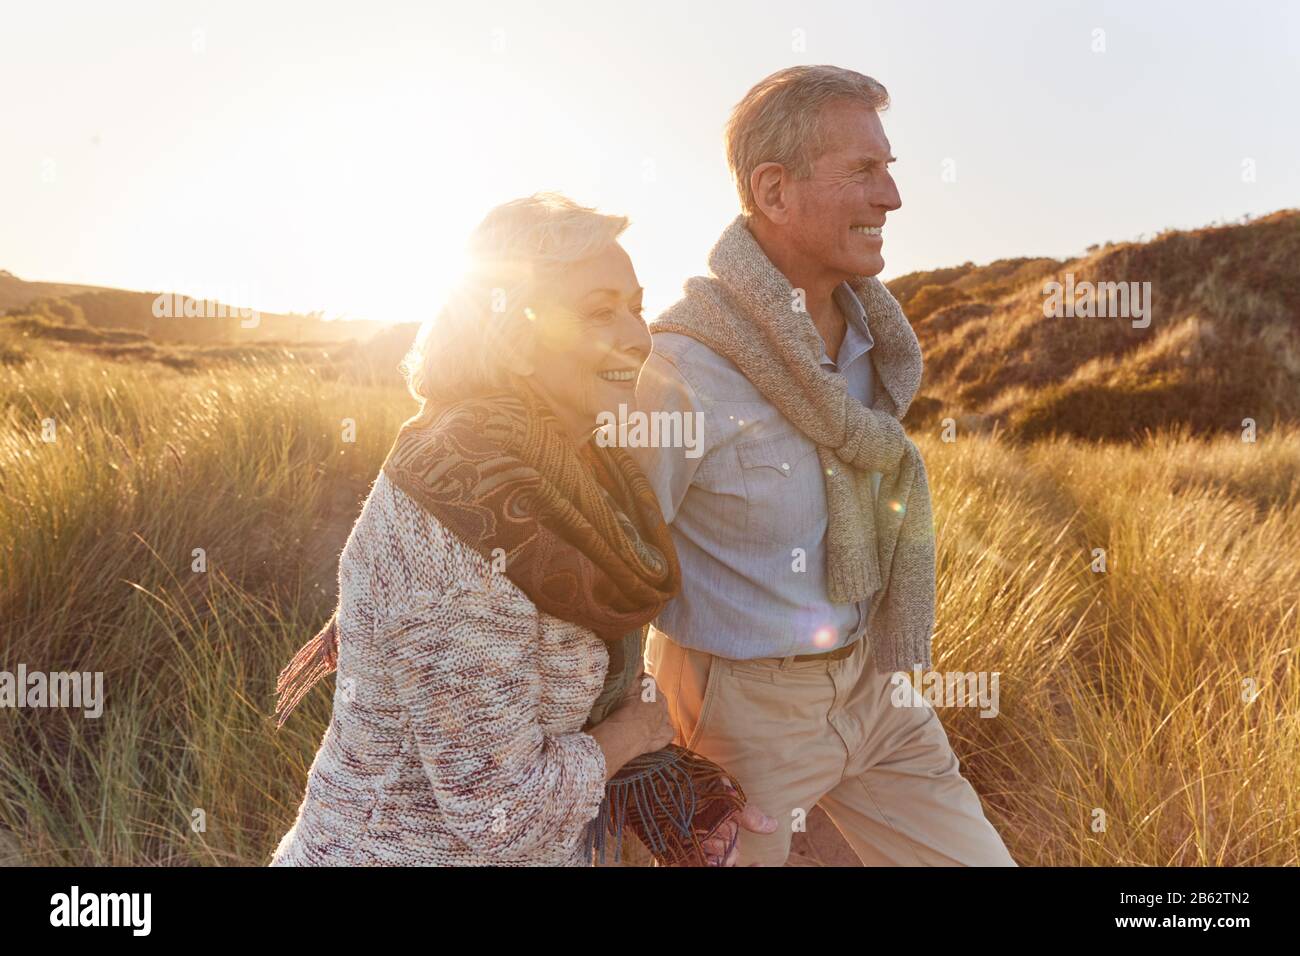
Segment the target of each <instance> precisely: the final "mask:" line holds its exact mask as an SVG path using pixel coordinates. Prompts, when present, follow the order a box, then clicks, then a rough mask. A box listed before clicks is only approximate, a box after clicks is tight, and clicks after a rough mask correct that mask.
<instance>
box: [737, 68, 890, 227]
mask: <svg viewBox="0 0 1300 956" xmlns="http://www.w3.org/2000/svg"><path fill="white" fill-rule="evenodd" d="M846 99H847V100H858V101H860V102H863V103H865V104H867V105H868V106H870V107H871V108H872V109H874V110H883V109H886V108H887V107H888V106H889V92H888V91H887V90H886V89H885V88H884V86H882V85H881V84H880V83H879V82H877V81H876V80H873V79H872V78H871V77H869V76H864V75H863V74H861V73H856V72H854V71H853V70H846V69H844V68H842V67H838V66H792V67H789V68H787V69H784V70H778V71H777V72H775V73H773V74H772V75H771V76H769V77H767V78H765V79H763V80H760V81H759V82H758V83H757V84H756V85H755V86H754V88H753V89H751V90H750V91H749V92H748V93H746V94H745V98H744V99H742V100H741V101H740V102H739V103H737V104H736V108H735V109H734V110H732V111H731V119H730V120H728V121H727V132H726V144H727V164H728V165H729V166H730V167H731V175H732V177H733V178H734V179H735V180H736V189H737V191H738V192H739V193H740V205H741V207H742V208H743V209H744V211H745V215H747V216H752V215H753V214H754V213H756V212H758V206H757V205H756V204H755V202H754V191H753V189H752V188H751V186H750V183H749V177H750V174H751V173H753V171H754V170H755V169H756V168H757V167H758V166H760V165H761V164H763V163H780V164H781V165H782V166H784V167H786V168H787V169H788V170H790V172H791V174H792V175H793V176H794V177H795V178H796V179H805V178H807V177H808V176H809V175H811V173H812V165H813V163H814V162H815V161H816V159H817V157H819V156H820V155H821V154H822V152H823V151H824V149H825V144H826V130H825V129H823V128H822V122H821V114H822V109H823V108H824V107H825V106H826V105H828V104H830V103H833V102H835V101H837V100H846Z"/></svg>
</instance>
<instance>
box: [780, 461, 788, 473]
mask: <svg viewBox="0 0 1300 956" xmlns="http://www.w3.org/2000/svg"><path fill="white" fill-rule="evenodd" d="M781 467H782V468H784V469H785V470H786V471H789V470H790V463H789V462H788V461H783V462H781Z"/></svg>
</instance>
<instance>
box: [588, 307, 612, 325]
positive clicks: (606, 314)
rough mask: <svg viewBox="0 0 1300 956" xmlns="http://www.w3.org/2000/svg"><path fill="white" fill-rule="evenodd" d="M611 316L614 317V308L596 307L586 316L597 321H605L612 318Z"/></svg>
mask: <svg viewBox="0 0 1300 956" xmlns="http://www.w3.org/2000/svg"><path fill="white" fill-rule="evenodd" d="M613 317H614V310H613V309H598V310H597V311H595V312H592V313H591V314H590V315H589V316H588V318H590V319H596V320H598V321H600V322H606V321H608V320H610V319H612V318H613Z"/></svg>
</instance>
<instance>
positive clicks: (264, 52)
mask: <svg viewBox="0 0 1300 956" xmlns="http://www.w3.org/2000/svg"><path fill="white" fill-rule="evenodd" d="M0 3H2V4H3V11H2V13H0V23H3V36H4V42H3V46H4V55H3V57H0V91H3V102H4V117H3V130H4V134H3V140H2V141H0V143H2V148H0V217H2V218H0V269H8V270H9V271H11V272H13V273H14V274H16V275H18V276H20V277H22V278H27V279H43V280H54V281H66V282H85V283H92V284H99V285H110V286H117V287H121V288H132V289H145V290H156V289H163V288H166V289H176V290H178V291H182V292H187V293H190V294H195V295H215V296H220V297H222V298H224V299H226V300H227V301H231V300H238V301H240V302H241V304H242V302H244V301H247V300H251V301H252V304H253V305H255V306H257V307H258V308H261V309H263V310H267V311H284V310H291V309H292V310H298V311H309V310H315V309H321V310H324V311H325V312H326V314H327V315H330V316H338V315H346V316H348V317H353V318H374V319H381V320H385V321H416V320H423V319H425V318H427V317H428V315H429V314H430V313H431V311H432V310H433V309H434V308H435V306H436V304H437V301H438V299H439V297H440V295H441V292H442V290H444V289H445V288H446V286H447V284H448V282H449V280H450V278H451V277H452V276H453V275H454V270H455V269H456V268H458V264H457V259H458V254H459V250H460V249H461V247H462V245H463V243H464V240H465V237H466V235H467V233H468V232H469V230H470V229H471V228H472V227H473V226H474V224H475V223H477V222H478V220H479V219H480V218H482V216H483V214H484V213H485V212H486V211H487V210H488V209H489V208H490V207H491V206H493V205H495V204H496V203H498V202H501V201H504V200H506V199H510V198H513V197H515V196H519V195H525V194H528V193H531V192H534V191H536V190H539V189H559V190H561V191H564V192H567V193H569V194H570V195H572V196H573V197H574V198H575V199H578V200H579V201H582V202H585V203H588V204H595V205H598V206H600V207H601V208H602V209H605V210H607V211H610V212H620V213H623V214H626V215H629V216H631V217H632V220H633V226H632V228H631V229H630V230H629V231H628V233H627V234H626V238H625V244H626V246H627V248H628V250H629V252H630V253H631V254H632V259H633V262H634V264H635V265H636V267H637V270H638V273H639V275H640V278H641V282H642V284H643V285H645V286H646V289H647V306H648V308H649V310H650V311H651V312H654V311H657V310H658V309H659V308H662V307H663V306H665V305H667V304H669V303H670V302H671V301H673V299H674V298H675V297H676V295H677V293H678V292H679V290H680V287H681V282H682V280H683V279H685V278H686V277H687V276H689V275H691V274H694V273H697V272H700V271H702V270H703V268H704V263H705V256H706V254H707V252H708V250H709V248H710V246H711V245H712V243H713V241H714V240H715V239H716V237H717V235H718V233H719V232H720V231H721V229H722V228H723V226H725V225H726V223H727V222H728V221H729V220H730V219H731V218H732V216H734V215H735V214H736V212H737V211H738V204H737V199H736V196H735V193H734V190H733V188H732V185H731V182H730V180H729V178H728V175H727V170H726V165H725V161H724V159H723V153H722V140H721V133H722V126H723V123H724V122H725V120H726V117H727V114H728V112H729V111H730V109H731V107H732V106H733V105H734V104H735V102H736V101H737V100H738V99H739V98H740V97H741V96H742V95H743V94H744V93H745V91H746V90H747V89H748V88H749V87H750V86H751V85H752V84H753V83H754V82H755V81H757V80H759V79H760V78H762V77H763V76H765V75H766V74H768V73H770V72H772V71H774V70H777V69H779V68H781V67H784V66H788V65H791V64H796V63H834V64H838V65H840V66H846V67H851V68H854V69H857V70H859V71H861V72H864V73H868V74H870V75H872V76H874V77H876V78H877V79H879V80H880V81H881V82H883V83H884V84H885V85H886V86H887V87H888V88H889V90H890V93H891V95H892V98H893V106H892V107H891V109H890V110H889V111H888V112H887V113H886V114H885V115H884V121H885V129H886V132H887V133H888V135H889V136H890V139H891V141H892V144H893V147H894V153H895V155H896V156H897V157H898V158H899V161H898V163H897V164H896V165H895V167H894V171H895V174H896V178H897V180H898V183H899V188H900V192H901V195H902V199H903V207H902V209H900V210H899V211H898V212H897V213H894V214H892V215H891V216H890V219H889V225H888V227H887V229H886V233H885V248H884V253H885V258H886V260H887V265H886V271H885V273H884V277H885V278H889V277H891V276H896V275H900V274H902V273H904V272H909V271H912V270H915V269H924V268H932V267H937V266H944V265H954V264H958V263H961V262H964V261H966V260H973V261H975V262H987V261H989V260H992V259H996V258H1000V257H1004V256H1016V255H1055V256H1064V255H1073V254H1077V253H1079V252H1081V251H1082V250H1083V249H1084V247H1085V246H1087V245H1088V244H1090V243H1093V242H1098V241H1104V240H1107V239H1115V240H1119V239H1132V238H1137V237H1138V236H1139V235H1140V234H1146V235H1148V236H1149V235H1151V234H1153V233H1155V232H1157V231H1159V230H1161V229H1162V228H1166V227H1180V228H1181V227H1194V226H1199V225H1204V224H1207V223H1209V222H1211V221H1214V220H1218V219H1235V218H1237V217H1239V216H1241V215H1242V214H1244V213H1255V214H1258V213H1264V212H1269V211H1272V210H1275V209H1278V208H1283V207H1292V206H1296V205H1300V123H1297V122H1296V116H1297V113H1296V102H1297V99H1300V4H1296V3H1279V2H1271V3H1269V2H1261V3H1251V2H1234V3H1231V4H1229V3H1217V4H1210V3H1181V2H1168V3H1154V2H1144V3H1141V4H1136V3H1119V2H1116V3H1105V2H1063V0H1055V2H1053V0H1046V2H1044V0H1038V2H997V3H970V2H967V0H950V2H929V3H918V2H874V3H873V2H862V0H820V2H817V0H800V2H797V3H794V2H788V0H786V2H779V3H778V2H770V0H761V2H754V0H728V2H716V0H715V2H701V0H655V2H653V3H646V2H639V0H638V2H628V0H593V2H581V3H579V2H569V3H559V2H547V3H537V2H534V0H520V2H505V0H477V2H472V3H464V2H460V3H455V4H444V3H436V4H435V3H415V2H411V3H405V4H403V3H396V2H387V0H365V2H348V3H331V2H321V0H312V2H293V3H289V2H276V0H251V2H250V0H238V2H234V0H159V2H151V3H145V2H130V0H124V2H120V3H103V2H101V0H85V2H79V3H70V2H57V0H43V2H40V3H19V2H18V0H0ZM1098 30H1100V31H1104V34H1098V33H1096V32H1095V31H1098ZM1100 44H1104V52H1096V51H1094V47H1096V46H1098V45H1100ZM1244 173H1245V175H1243V174H1244ZM1252 174H1253V181H1248V180H1249V179H1250V178H1251V175H1252Z"/></svg>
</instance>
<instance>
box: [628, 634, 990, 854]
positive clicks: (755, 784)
mask: <svg viewBox="0 0 1300 956" xmlns="http://www.w3.org/2000/svg"><path fill="white" fill-rule="evenodd" d="M868 657H869V652H868V650H867V649H866V641H865V640H860V641H858V647H857V649H856V650H855V651H854V652H853V653H852V654H851V655H850V656H848V657H846V658H844V659H843V660H839V661H825V660H822V661H799V662H796V661H794V660H793V659H792V658H763V659H759V660H748V661H736V660H730V659H728V658H723V657H716V656H714V655H712V654H708V653H706V652H703V651H695V650H689V649H687V648H684V647H681V646H680V645H678V644H676V643H674V642H673V641H672V640H671V639H669V638H668V637H667V636H665V635H664V634H663V633H662V632H661V631H659V630H657V629H656V628H653V627H652V628H651V629H650V635H649V640H648V642H647V645H646V670H647V671H648V672H649V673H650V674H651V675H652V676H653V677H654V678H655V683H656V684H657V685H658V688H659V692H660V693H662V694H664V695H665V696H666V698H667V701H668V707H669V710H670V712H671V714H672V718H673V724H674V725H675V726H676V727H677V731H678V737H677V740H676V742H677V743H678V744H680V745H682V746H684V747H689V748H690V749H692V750H694V751H696V752H698V753H701V754H703V755H704V756H706V757H708V758H709V759H711V760H713V761H715V762H716V763H718V764H720V765H721V766H723V767H725V768H726V769H727V771H728V772H729V773H730V774H731V775H732V776H734V777H735V778H736V780H737V781H739V783H740V785H741V787H742V788H744V791H745V794H746V796H747V798H748V800H749V802H750V803H751V804H753V805H754V806H756V807H758V808H759V809H760V810H762V811H763V812H764V813H766V814H768V815H769V816H772V817H775V818H776V821H777V829H776V832H775V833H771V834H757V833H750V832H749V831H747V830H741V833H740V860H739V865H741V866H747V865H750V864H754V863H757V864H759V865H762V866H782V865H784V863H785V861H786V857H787V856H789V854H790V839H791V834H792V832H793V829H795V828H797V827H798V825H799V824H800V823H801V822H802V818H806V817H807V814H808V813H809V812H810V811H811V810H812V808H813V806H814V805H820V806H821V808H822V809H823V810H825V811H826V814H827V816H829V817H830V819H831V822H833V823H834V824H835V826H836V827H837V828H838V829H839V831H840V833H842V834H843V835H844V837H845V839H846V840H848V842H849V844H850V845H851V846H852V847H853V850H854V852H856V853H857V855H858V857H859V858H860V859H861V860H862V862H863V864H864V865H866V866H1015V865H1016V863H1015V861H1014V860H1012V859H1011V856H1010V854H1009V853H1007V849H1006V847H1005V846H1004V845H1003V843H1002V839H1001V837H999V836H998V834H997V831H996V830H994V829H993V826H992V825H991V824H990V823H989V822H988V820H986V819H985V818H984V810H983V808H982V807H981V805H980V799H979V796H978V795H977V794H976V793H975V791H974V789H973V788H972V787H971V785H970V783H968V782H967V780H966V778H965V777H963V776H962V775H961V773H960V771H959V764H958V760H957V756H956V754H954V753H953V751H952V747H951V746H950V745H949V743H948V735H947V734H946V733H944V729H943V726H942V724H940V723H939V716H938V713H937V712H936V711H935V710H934V709H933V708H932V707H929V706H926V705H925V704H924V701H923V700H922V699H921V698H920V696H919V695H915V697H914V700H915V701H916V702H917V703H918V704H920V705H921V706H916V707H898V706H894V705H893V704H892V703H891V695H894V694H896V693H898V691H897V690H896V685H895V684H893V683H891V681H890V676H891V675H890V674H888V673H884V672H880V671H877V670H876V669H875V668H874V667H871V666H868ZM908 694H909V695H911V694H912V692H911V691H910V690H909V691H908Z"/></svg>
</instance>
